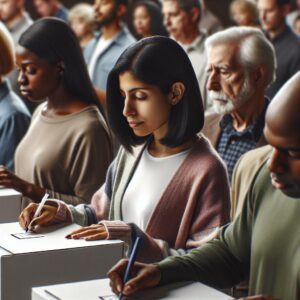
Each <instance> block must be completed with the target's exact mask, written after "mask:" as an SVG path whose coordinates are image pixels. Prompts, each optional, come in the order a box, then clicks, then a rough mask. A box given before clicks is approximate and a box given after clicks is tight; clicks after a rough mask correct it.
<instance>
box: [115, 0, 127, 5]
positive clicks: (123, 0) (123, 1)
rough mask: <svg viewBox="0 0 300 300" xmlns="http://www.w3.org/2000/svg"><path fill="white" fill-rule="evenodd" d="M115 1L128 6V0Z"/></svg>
mask: <svg viewBox="0 0 300 300" xmlns="http://www.w3.org/2000/svg"><path fill="white" fill-rule="evenodd" d="M116 3H117V4H118V5H122V4H123V5H125V6H128V0H116Z"/></svg>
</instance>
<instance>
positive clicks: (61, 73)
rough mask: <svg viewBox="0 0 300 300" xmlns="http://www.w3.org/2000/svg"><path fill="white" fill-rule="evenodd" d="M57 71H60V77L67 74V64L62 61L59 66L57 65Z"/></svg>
mask: <svg viewBox="0 0 300 300" xmlns="http://www.w3.org/2000/svg"><path fill="white" fill-rule="evenodd" d="M56 67H57V69H58V73H59V75H63V74H64V72H65V64H64V62H62V61H60V62H59V63H58V64H57V65H56Z"/></svg>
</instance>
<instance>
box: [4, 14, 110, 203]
mask: <svg viewBox="0 0 300 300" xmlns="http://www.w3.org/2000/svg"><path fill="white" fill-rule="evenodd" d="M16 57H17V59H16V63H17V66H18V69H19V77H18V83H19V85H20V91H21V93H22V94H23V96H25V97H26V98H27V99H28V100H31V101H40V100H43V99H45V100H46V101H45V102H43V103H42V104H40V105H39V106H38V107H37V109H36V110H35V112H34V115H33V117H32V122H31V125H30V128H29V130H28V132H27V134H26V135H25V137H24V139H23V140H22V141H21V143H20V144H19V146H18V148H17V151H16V155H15V173H16V175H15V174H13V173H11V172H9V171H7V170H5V169H3V170H1V172H0V182H1V183H0V184H1V185H4V186H6V187H10V188H14V189H16V190H18V191H19V192H21V193H22V195H23V196H24V199H23V205H27V204H28V202H31V201H34V202H36V203H38V202H40V200H41V198H42V197H43V195H44V194H45V193H46V192H47V193H48V194H49V195H50V197H54V198H57V199H61V200H63V201H65V202H67V203H71V204H79V203H86V202H89V200H90V198H91V197H92V195H93V194H94V193H95V191H96V190H97V189H98V188H99V186H101V185H102V184H103V182H104V180H105V175H106V171H107V169H108V166H109V164H110V163H111V160H112V149H111V141H110V133H109V131H108V128H107V125H106V122H105V119H104V114H103V110H102V107H101V105H100V104H99V102H98V98H97V96H96V94H95V91H94V88H93V86H92V83H91V81H90V79H89V75H88V72H87V69H86V65H85V62H84V59H83V56H82V53H81V48H80V45H79V43H78V40H77V37H76V36H75V34H74V33H73V31H72V30H71V28H70V27H69V26H68V25H67V24H66V23H65V22H63V21H61V20H59V19H56V18H43V19H40V20H38V21H36V22H34V23H33V24H32V25H31V26H30V27H29V28H28V29H27V30H26V31H25V32H24V33H23V34H22V35H21V37H20V40H19V45H18V47H17V51H16ZM95 166H96V167H95Z"/></svg>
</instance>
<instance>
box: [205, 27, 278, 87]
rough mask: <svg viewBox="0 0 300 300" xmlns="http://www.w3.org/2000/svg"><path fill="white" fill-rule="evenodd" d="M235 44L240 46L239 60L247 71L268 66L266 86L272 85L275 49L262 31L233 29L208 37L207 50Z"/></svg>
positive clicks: (244, 28)
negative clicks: (217, 46)
mask: <svg viewBox="0 0 300 300" xmlns="http://www.w3.org/2000/svg"><path fill="white" fill-rule="evenodd" d="M233 43H235V44H239V45H240V47H239V49H240V52H239V54H240V57H239V59H240V62H241V64H242V65H243V66H244V67H245V68H246V71H248V72H249V71H251V70H253V69H255V68H256V67H258V66H261V65H264V66H266V68H267V77H266V86H268V85H270V84H271V83H272V82H273V81H274V80H275V77H276V75H275V69H276V67H277V62H276V56H275V50H274V47H273V45H272V44H271V43H270V42H269V41H268V39H267V38H266V37H265V35H264V34H263V33H262V31H261V30H260V29H258V28H254V27H244V26H238V27H231V28H228V29H226V30H223V31H219V32H217V33H215V34H213V35H211V36H210V37H208V38H207V39H206V41H205V49H206V51H207V52H208V51H209V50H210V49H211V48H212V47H213V46H216V45H220V44H233Z"/></svg>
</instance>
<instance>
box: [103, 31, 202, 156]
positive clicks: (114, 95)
mask: <svg viewBox="0 0 300 300" xmlns="http://www.w3.org/2000/svg"><path fill="white" fill-rule="evenodd" d="M125 71H130V72H131V73H132V74H133V75H134V76H135V77H136V78H138V79H139V80H141V81H144V82H147V83H148V84H151V85H154V86H157V87H158V88H159V89H160V90H161V92H162V93H163V94H165V95H167V94H168V93H169V92H170V90H171V88H172V85H173V83H174V82H177V81H178V82H180V83H181V84H182V85H183V86H184V92H183V93H182V99H181V100H180V101H178V102H177V101H175V100H174V101H175V102H176V105H172V106H171V111H170V118H169V123H168V132H167V134H166V136H165V137H163V138H162V140H161V143H162V144H164V145H166V146H168V147H178V146H179V145H182V144H184V143H186V142H187V141H189V140H190V139H192V138H194V137H195V135H196V134H197V133H198V132H199V131H200V130H201V129H202V127H203V124H204V109H203V105H202V98H201V94H200V90H199V84H198V81H197V78H196V76H195V73H194V70H193V67H192V65H191V63H190V60H189V58H188V57H187V56H186V55H183V51H182V49H181V47H180V46H179V45H178V44H177V43H173V42H172V41H171V40H170V39H169V38H163V37H155V38H146V39H144V40H142V41H140V42H139V43H137V44H134V45H133V46H131V47H129V48H128V49H127V50H126V51H125V52H124V53H123V55H122V56H121V57H120V58H119V60H118V61H117V63H116V65H115V67H114V68H113V69H112V71H111V72H110V74H109V77H108V79H109V80H108V84H107V109H108V116H109V123H110V126H111V129H112V130H113V132H114V133H115V135H116V137H117V139H118V140H119V141H120V143H121V144H122V145H123V146H124V148H126V149H127V150H129V151H130V150H131V147H132V146H136V145H138V144H141V143H143V142H144V141H146V140H147V139H148V138H149V135H147V136H142V137H141V136H137V135H136V134H135V133H134V131H133V130H132V128H131V127H130V126H129V123H128V122H127V119H126V117H124V116H123V114H122V112H123V109H124V98H123V96H122V94H121V93H120V89H118V88H116V87H117V86H119V75H120V74H122V73H124V72H125ZM178 88H179V87H178ZM178 88H177V87H176V88H174V89H175V91H174V92H175V93H179V90H177V89H178Z"/></svg>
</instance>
